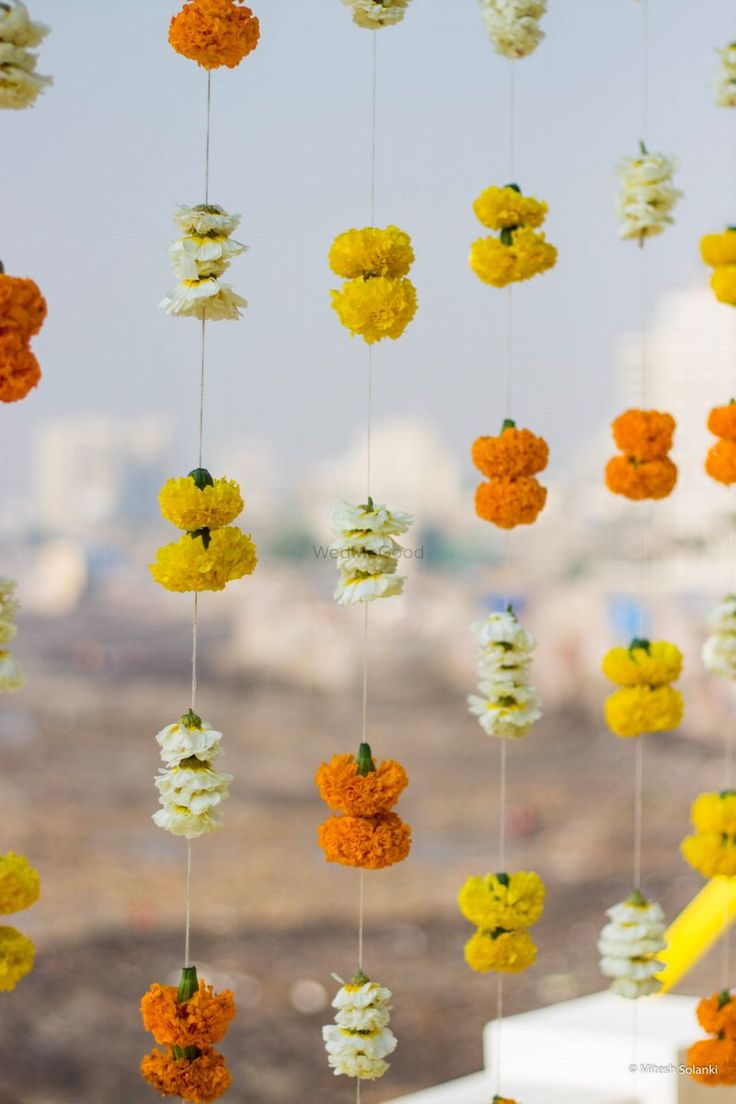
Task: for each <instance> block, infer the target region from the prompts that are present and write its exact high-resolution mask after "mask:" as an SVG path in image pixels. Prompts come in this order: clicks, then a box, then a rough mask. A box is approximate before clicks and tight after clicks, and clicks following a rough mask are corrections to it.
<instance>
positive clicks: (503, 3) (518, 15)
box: [479, 0, 547, 60]
mask: <svg viewBox="0 0 736 1104" xmlns="http://www.w3.org/2000/svg"><path fill="white" fill-rule="evenodd" d="M479 2H480V9H481V17H482V19H483V22H484V23H485V26H486V30H487V31H488V37H489V38H490V40H491V42H492V43H493V45H494V47H495V49H496V53H497V54H502V55H503V57H507V58H511V59H512V60H515V59H518V58H525V57H528V56H529V54H532V53H534V51H535V50H536V48H537V46H538V45H539V43H540V42H541V41H542V39H543V38H544V31H543V30H542V28H541V27H540V26H539V20H540V19H541V18H542V16H543V15H545V14H546V12H547V0H479Z"/></svg>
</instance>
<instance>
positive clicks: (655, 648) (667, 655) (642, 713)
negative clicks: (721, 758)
mask: <svg viewBox="0 0 736 1104" xmlns="http://www.w3.org/2000/svg"><path fill="white" fill-rule="evenodd" d="M601 667H602V670H603V674H604V675H605V676H606V677H607V678H608V679H610V681H611V682H612V683H614V685H616V686H619V687H620V688H621V689H619V690H616V691H615V692H614V693H613V694H611V695H610V696H609V697H608V698H606V705H605V711H606V724H607V725H608V727H609V728H610V730H611V732H613V733H614V735H616V736H621V737H623V738H624V739H628V738H630V737H633V736H641V735H642V734H643V733H645V732H668V731H669V730H670V729H673V728H677V726H678V725H679V724H680V722H681V721H682V715H683V708H684V707H683V698H682V694H681V693H680V691H679V690H673V689H672V686H671V685H670V684H671V683H673V682H675V681H676V680H677V679H678V678H679V677H680V673H681V671H682V652H681V651H680V650H679V648H676V647H675V645H674V644H669V643H667V641H665V640H656V641H654V642H650V641H649V640H643V639H639V638H637V637H635V638H634V639H633V640H632V641H631V644H630V645H629V647H628V648H611V649H610V651H608V652H606V654H605V656H604V657H603V662H602V665H601Z"/></svg>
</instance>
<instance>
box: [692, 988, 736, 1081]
mask: <svg viewBox="0 0 736 1104" xmlns="http://www.w3.org/2000/svg"><path fill="white" fill-rule="evenodd" d="M697 1016H698V1022H699V1023H700V1026H701V1027H702V1029H703V1031H707V1032H708V1033H709V1034H710V1035H712V1036H713V1038H712V1039H702V1040H701V1041H699V1042H697V1043H693V1045H692V1046H691V1047H690V1049H689V1050H688V1052H687V1064H688V1066H689V1067H690V1070H691V1072H690V1076H691V1077H692V1079H693V1081H699V1082H700V1084H702V1085H736V999H735V998H734V994H733V993H731V992H730V991H729V990H728V989H724V990H723V991H722V992H720V993H713V995H712V996H710V997H704V998H703V1000H701V1001H700V1003H699V1004H698V1007H697Z"/></svg>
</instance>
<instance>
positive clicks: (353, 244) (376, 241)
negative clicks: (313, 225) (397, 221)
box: [329, 226, 414, 280]
mask: <svg viewBox="0 0 736 1104" xmlns="http://www.w3.org/2000/svg"><path fill="white" fill-rule="evenodd" d="M329 262H330V268H331V269H332V271H333V272H334V273H336V274H337V275H338V276H343V277H344V278H345V279H346V280H354V279H356V278H357V277H359V276H393V277H399V276H406V274H407V273H408V271H409V269H410V268H411V266H412V264H413V263H414V250H413V249H412V246H411V238H410V237H409V235H408V234H406V233H405V232H404V231H403V230H399V228H398V226H387V227H386V229H385V230H379V229H378V228H377V227H373V226H366V227H365V229H363V230H348V231H346V233H344V234H340V235H339V236H338V237H336V238H335V240H334V242H333V243H332V248H331V249H330V254H329Z"/></svg>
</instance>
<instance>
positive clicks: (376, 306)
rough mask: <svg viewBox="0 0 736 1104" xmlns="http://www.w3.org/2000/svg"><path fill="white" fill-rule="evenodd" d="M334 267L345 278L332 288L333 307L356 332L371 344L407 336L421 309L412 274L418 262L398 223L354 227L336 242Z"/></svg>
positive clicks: (330, 257) (333, 269)
mask: <svg viewBox="0 0 736 1104" xmlns="http://www.w3.org/2000/svg"><path fill="white" fill-rule="evenodd" d="M328 260H329V264H330V268H331V269H332V271H333V272H334V273H335V274H336V275H337V276H341V277H342V278H343V279H344V280H345V283H344V284H343V285H342V287H341V288H340V290H339V291H332V292H330V294H331V296H332V307H333V310H335V311H336V313H337V316H338V318H339V319H340V322H341V323H342V325H343V326H345V328H346V329H348V330H350V333H351V335H352V336H353V337H355V336H359V337H362V338H363V340H364V341H365V342H366V344H368V345H373V344H375V343H376V342H377V341H381V340H383V338H385V337H390V338H391V339H392V340H394V341H395V340H396V339H397V338H399V337H401V335H402V334H403V332H404V330H405V329H406V327H407V326H408V325H409V323H410V322H411V320H412V318H413V317H414V315H415V314H416V311H417V293H416V289H415V287H414V285H413V283H412V282H411V280H409V279H407V275H408V273H409V270H410V268H411V266H412V264H413V263H414V250H413V249H412V245H411V238H410V237H409V235H408V234H406V233H404V231H403V230H399V229H398V227H396V226H387V227H386V229H385V230H379V229H377V228H376V227H373V226H367V227H365V229H363V230H348V231H346V232H345V233H344V234H340V235H339V236H338V237H337V238H335V240H334V242H333V243H332V248H331V249H330V253H329V257H328Z"/></svg>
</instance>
